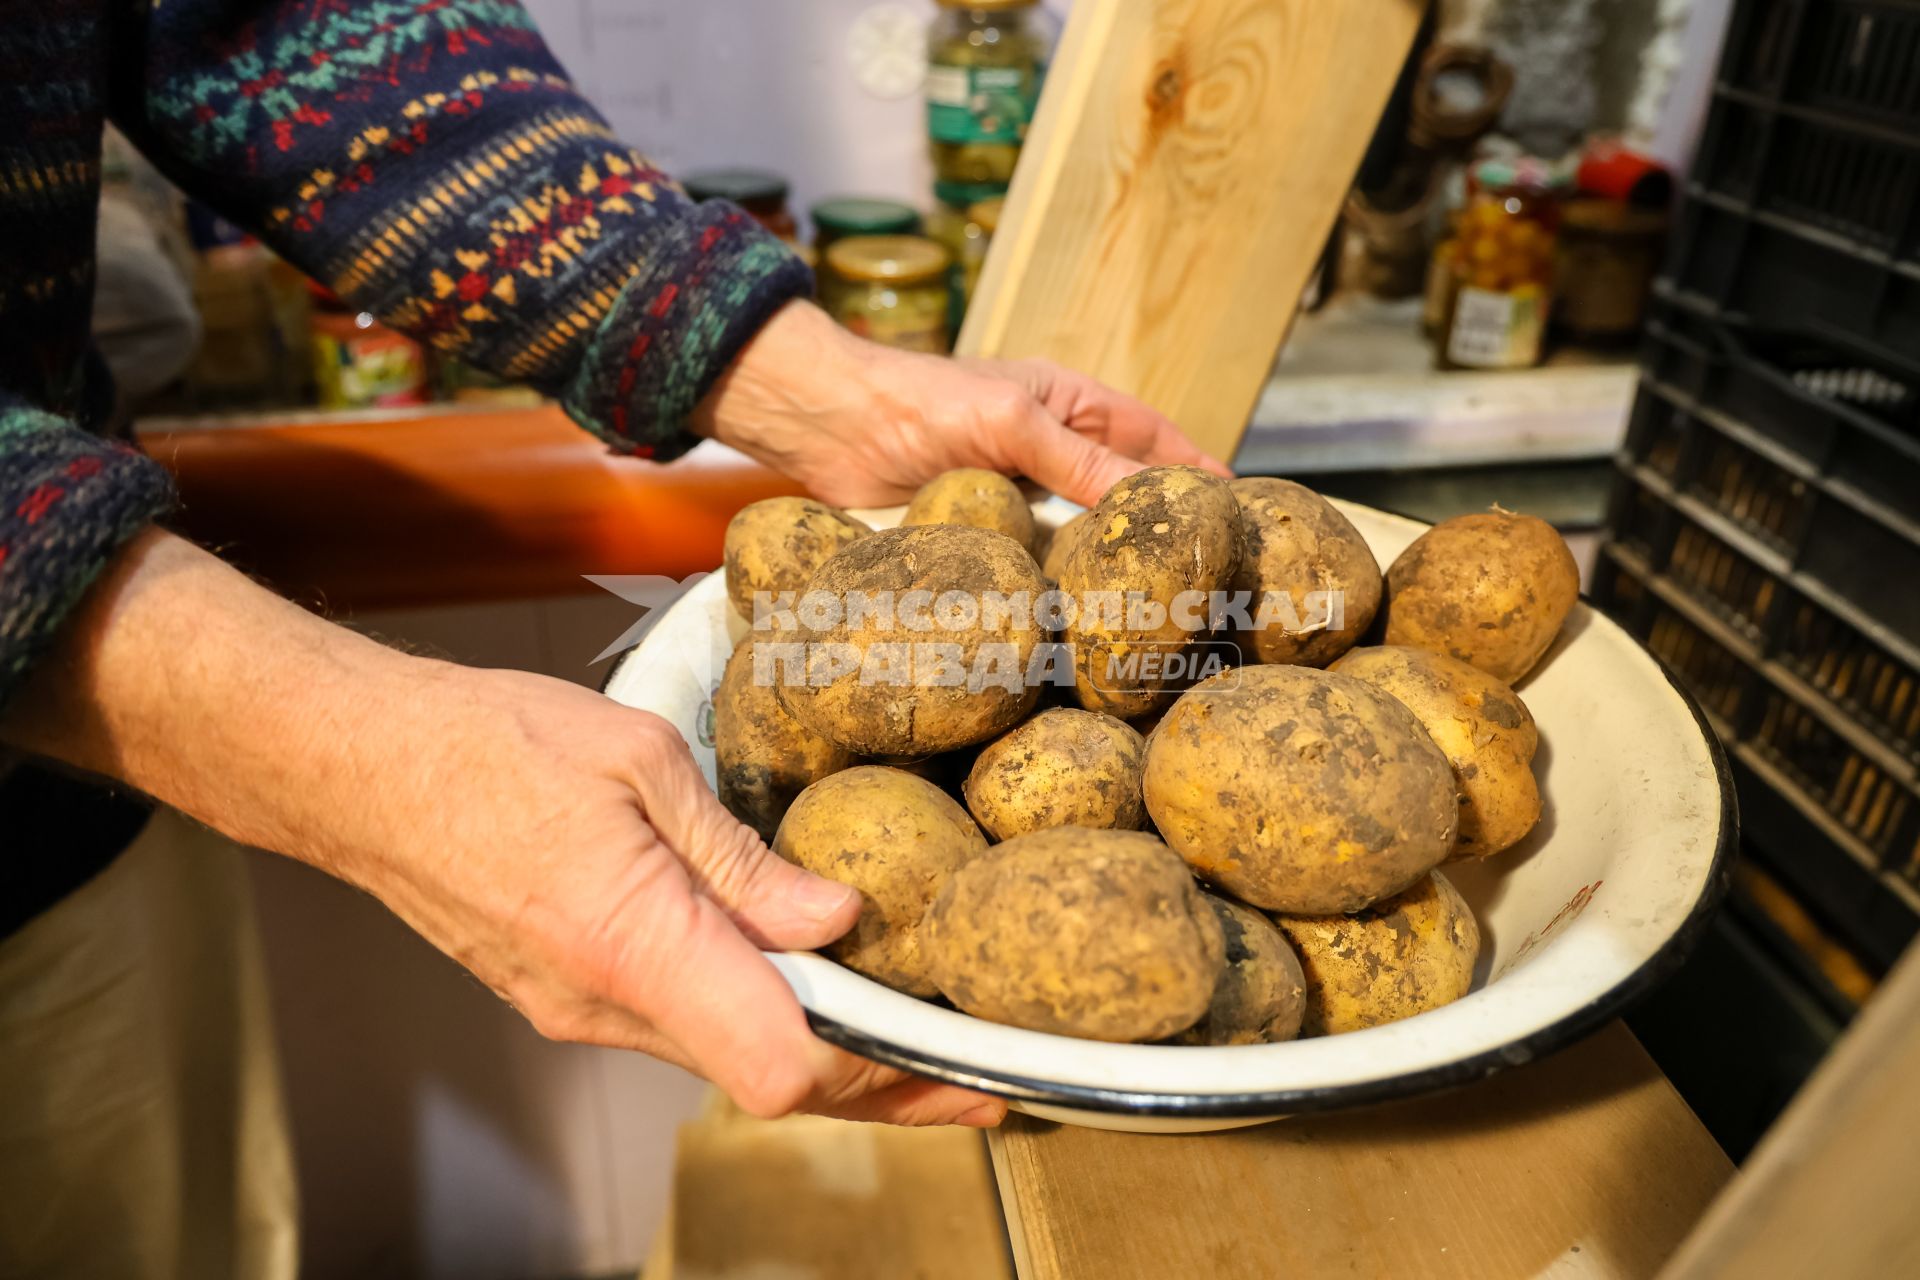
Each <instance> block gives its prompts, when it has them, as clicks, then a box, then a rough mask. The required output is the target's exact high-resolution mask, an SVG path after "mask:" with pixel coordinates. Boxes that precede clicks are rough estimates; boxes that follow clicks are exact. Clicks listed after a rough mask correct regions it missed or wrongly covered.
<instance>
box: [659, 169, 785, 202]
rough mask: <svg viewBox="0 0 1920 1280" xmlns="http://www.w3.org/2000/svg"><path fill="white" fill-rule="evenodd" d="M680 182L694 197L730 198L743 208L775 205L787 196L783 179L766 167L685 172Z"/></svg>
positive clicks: (703, 199)
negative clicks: (685, 174)
mask: <svg viewBox="0 0 1920 1280" xmlns="http://www.w3.org/2000/svg"><path fill="white" fill-rule="evenodd" d="M680 185H681V186H683V187H685V188H686V189H687V194H688V195H690V196H692V197H693V198H694V199H695V200H699V201H702V202H705V201H708V200H731V201H733V202H734V203H735V204H737V205H740V206H742V207H743V208H747V209H752V208H753V207H754V206H755V205H763V206H777V205H779V204H782V203H783V202H785V200H786V198H787V180H786V179H785V178H783V177H781V176H780V175H779V174H777V173H773V172H771V171H769V170H766V169H708V170H705V171H704V172H701V173H690V174H688V175H687V176H686V177H684V178H682V179H681V180H680Z"/></svg>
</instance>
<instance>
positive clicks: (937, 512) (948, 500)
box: [900, 467, 1034, 551]
mask: <svg viewBox="0 0 1920 1280" xmlns="http://www.w3.org/2000/svg"><path fill="white" fill-rule="evenodd" d="M900 523H901V525H902V526H907V525H922V524H964V525H971V526H972V527H974V528H976V529H992V530H993V531H994V532H996V533H1004V534H1006V535H1007V536H1008V537H1009V538H1012V539H1013V540H1014V541H1015V542H1017V543H1019V544H1020V545H1021V546H1023V547H1025V548H1027V550H1028V551H1032V550H1033V546H1034V541H1033V538H1034V530H1033V509H1032V508H1031V507H1029V506H1028V505H1027V499H1026V496H1025V495H1024V494H1022V493H1021V492H1020V486H1019V485H1017V484H1015V483H1014V482H1013V481H1011V480H1009V479H1007V478H1006V477H1005V476H1003V475H1001V474H1000V473H999V472H998V471H983V470H981V469H979V468H978V467H962V468H960V469H959V470H957V471H943V472H941V473H940V474H939V475H937V476H935V477H934V478H933V479H931V480H929V481H927V482H926V483H925V484H923V485H921V486H920V491H919V492H918V493H916V494H914V495H913V501H912V502H909V503H908V504H907V514H906V515H904V516H902V517H901V518H900Z"/></svg>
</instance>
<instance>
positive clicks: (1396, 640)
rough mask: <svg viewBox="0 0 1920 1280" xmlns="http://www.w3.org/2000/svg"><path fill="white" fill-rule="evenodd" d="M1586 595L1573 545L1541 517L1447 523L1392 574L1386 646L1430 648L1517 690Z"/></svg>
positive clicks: (1418, 543) (1403, 557) (1486, 516)
mask: <svg viewBox="0 0 1920 1280" xmlns="http://www.w3.org/2000/svg"><path fill="white" fill-rule="evenodd" d="M1579 596H1580V570H1579V568H1578V567H1577V566H1575V564H1574V562H1573V553H1572V552H1571V551H1569V550H1567V544H1566V541H1565V539H1563V538H1561V536H1560V535H1559V534H1558V533H1557V532H1555V531H1554V528H1553V526H1552V525H1550V524H1548V523H1547V522H1546V521H1545V520H1542V519H1540V518H1539V517H1537V516H1525V515H1518V514H1515V513H1514V512H1511V511H1501V510H1498V509H1496V510H1493V511H1482V512H1477V513H1475V514H1473V515H1466V516H1455V517H1454V518H1453V519H1451V520H1442V521H1441V522H1440V523H1439V524H1437V525H1435V526H1433V528H1431V529H1429V530H1427V531H1426V532H1425V533H1423V534H1421V535H1420V536H1419V537H1418V538H1416V539H1414V542H1413V545H1412V546H1410V547H1408V548H1407V549H1406V550H1405V551H1402V552H1401V553H1400V558H1399V559H1397V560H1395V561H1394V562H1393V566H1392V567H1391V568H1389V569H1388V570H1387V628H1386V642H1387V643H1388V644H1404V645H1411V646H1413V647H1414V648H1416V649H1431V650H1433V651H1434V652H1435V653H1444V654H1446V655H1447V656H1448V657H1451V658H1458V659H1459V660H1460V661H1462V662H1465V663H1468V664H1470V665H1472V666H1476V667H1478V668H1480V670H1482V671H1484V672H1486V673H1487V674H1488V675H1490V676H1492V677H1494V678H1495V679H1497V680H1504V681H1505V682H1506V683H1508V684H1513V683H1515V682H1516V681H1518V680H1519V679H1520V677H1521V676H1524V675H1525V674H1527V672H1529V671H1531V670H1533V667H1534V664H1535V663H1537V662H1539V661H1540V657H1541V655H1542V654H1544V653H1545V652H1546V651H1547V646H1548V645H1550V644H1552V643H1553V638H1554V637H1555V636H1557V635H1559V634H1560V626H1561V624H1562V623H1564V622H1565V621H1566V620H1567V614H1568V613H1569V612H1571V611H1572V609H1573V603H1574V601H1575V600H1577V599H1578V598H1579Z"/></svg>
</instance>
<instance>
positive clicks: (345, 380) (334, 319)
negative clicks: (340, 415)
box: [311, 284, 427, 409]
mask: <svg viewBox="0 0 1920 1280" xmlns="http://www.w3.org/2000/svg"><path fill="white" fill-rule="evenodd" d="M311 289H312V293H313V319H312V341H313V346H312V354H313V381H314V391H315V398H316V399H317V400H318V401H319V403H320V407H321V408H323V409H370V408H376V407H389V406H397V405H413V404H425V403H426V402H427V353H426V350H425V348H423V347H421V346H420V344H419V343H417V342H415V341H414V340H413V339H412V338H409V337H407V335H406V334H404V333H400V332H398V331H396V330H393V329H389V328H387V326H385V325H383V324H381V323H380V322H379V321H378V320H376V319H375V318H374V317H373V316H372V315H371V314H369V313H367V312H365V311H355V310H353V309H352V308H351V307H349V306H347V304H346V303H344V302H342V301H341V300H340V299H339V298H337V297H335V296H334V295H333V294H332V293H331V292H329V291H328V290H326V289H324V288H322V287H321V286H320V285H317V284H316V285H312V286H311Z"/></svg>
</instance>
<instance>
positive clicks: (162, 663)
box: [0, 529, 450, 869]
mask: <svg viewBox="0 0 1920 1280" xmlns="http://www.w3.org/2000/svg"><path fill="white" fill-rule="evenodd" d="M449 671H450V669H448V668H446V667H445V665H444V664H440V663H435V662H431V661H427V660H424V659H417V658H410V657H407V656H405V655H403V654H400V653H396V652H395V651H393V650H391V649H387V648H385V647H384V646H381V645H379V644H376V643H374V642H373V641H371V640H368V639H366V638H365V637H362V636H359V635H356V634H355V633H353V632H351V631H348V630H346V629H344V628H342V627H337V626H334V625H332V624H329V623H326V622H324V621H322V620H320V619H318V618H316V617H314V616H313V615H311V614H309V613H307V612H306V611H305V610H303V609H300V608H298V607H297V606H295V605H293V604H290V603H288V602H287V601H285V600H282V599H280V598H279V597H277V596H275V595H273V594H272V593H271V592H268V591H266V590H264V589H263V588H261V587H259V586H257V585H256V584H254V583H253V582H251V581H249V580H248V579H247V578H246V577H245V576H243V575H242V574H240V573H238V572H236V571H235V570H234V569H232V568H230V567H229V566H227V565H226V564H225V563H223V562H222V561H220V560H219V559H217V558H216V557H214V556H211V555H208V554H207V553H206V552H204V551H202V550H200V549H199V548H198V547H195V546H193V545H192V544H191V543H188V542H186V541H184V540H182V539H180V538H177V537H174V536H173V535H171V534H168V533H165V532H162V531H160V530H157V529H150V530H148V531H147V532H146V533H144V534H142V535H140V536H139V537H138V538H136V539H135V540H134V541H133V542H132V543H131V544H130V545H129V546H128V547H127V549H126V550H125V551H124V552H123V553H122V554H121V555H120V556H119V557H118V558H117V559H116V560H115V561H114V563H113V564H112V566H111V567H110V568H109V570H108V572H107V573H106V574H105V575H104V576H103V577H102V578H101V580H100V581H99V582H98V583H96V584H95V586H94V588H93V590H92V591H90V592H89V593H88V595H87V597H86V599H85V601H84V602H83V603H82V605H81V607H80V608H79V609H78V610H77V611H76V612H75V614H74V615H73V616H72V617H71V618H69V619H68V622H67V625H66V626H65V627H64V628H63V633H62V640H61V643H60V644H59V645H58V646H57V647H56V648H55V649H54V651H53V652H52V653H50V654H49V655H48V656H47V657H46V658H45V659H44V660H42V661H41V662H40V663H39V664H38V666H37V668H36V670H35V672H34V674H33V675H32V676H31V677H30V678H29V680H28V681H27V684H26V686H25V687H24V688H23V689H22V691H21V694H20V696H19V698H18V699H17V701H16V703H15V705H14V706H13V707H12V708H11V709H10V711H9V714H8V715H7V716H6V717H5V719H4V720H0V735H3V736H4V737H5V739H6V740H7V741H8V742H9V743H10V744H11V745H14V746H16V747H21V748H24V749H26V750H30V751H35V752H39V753H41V754H44V755H48V756H52V757H55V758H57V759H61V760H64V761H66V762H68V763H70V764H74V765H78V766H80V767H82V768H86V769H90V770H93V771H94V772H96V773H101V774H105V775H107V776H109V777H114V778H118V779H120V780H122V781H125V782H127V783H130V784H132V785H133V786H135V787H138V788H139V789H141V790H142V791H145V792H147V793H149V794H151V795H153V796H155V797H156V798H158V799H160V800H163V801H165V802H167V803H168V804H171V805H173V806H175V807H177V808H179V809H181V810H182V811H183V812H186V813H189V814H191V815H192V816H194V817H196V818H199V819H200V820H202V821H204V822H206V823H207V824H208V825H210V826H212V827H215V828H216V829H218V830H220V831H222V832H224V833H226V834H228V835H230V836H232V837H234V838H235V839H237V840H241V841H244V842H246V843H250V844H256V845H260V846H263V847H267V848H272V849H277V850H282V851H285V852H287V853H289V854H292V855H294V856H298V857H301V858H303V859H305V860H308V861H312V862H316V863H320V864H322V865H326V866H329V867H330V868H332V869H344V868H341V867H340V863H341V862H342V859H343V857H345V853H346V849H347V847H348V846H350V845H351V844H354V843H357V842H360V841H361V840H363V839H364V837H362V836H360V835H359V834H358V833H357V832H351V831H350V830H347V829H344V828H351V827H353V826H354V825H356V824H355V815H354V812H353V806H346V807H344V809H343V808H342V807H341V806H339V803H338V802H339V801H340V800H341V798H342V797H343V796H345V795H348V794H358V796H359V797H360V799H361V802H362V804H361V806H360V807H363V808H364V807H369V806H372V805H373V804H374V803H376V802H377V800H378V798H379V792H380V791H381V789H382V788H383V787H387V786H390V785H391V783H390V781H388V780H386V779H383V778H382V777H381V774H382V772H383V770H382V769H381V768H380V763H379V760H380V757H381V756H382V755H390V754H394V753H397V752H398V751H400V750H402V747H401V741H402V739H403V738H404V737H405V736H406V735H405V732H404V725H403V724H402V721H401V717H400V716H399V714H397V713H398V711H399V709H400V708H402V707H405V708H409V709H419V708H421V707H423V705H424V704H425V703H426V702H427V701H429V700H430V699H432V698H435V697H441V696H447V695H448V694H449V693H450V690H448V689H446V688H445V686H446V684H447V683H448V681H447V676H448V674H449ZM308 809H318V810H321V811H323V812H324V811H327V810H332V820H331V821H329V822H324V823H316V822H314V821H313V820H312V818H313V816H314V815H313V814H310V813H307V812H304V811H305V810H308Z"/></svg>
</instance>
